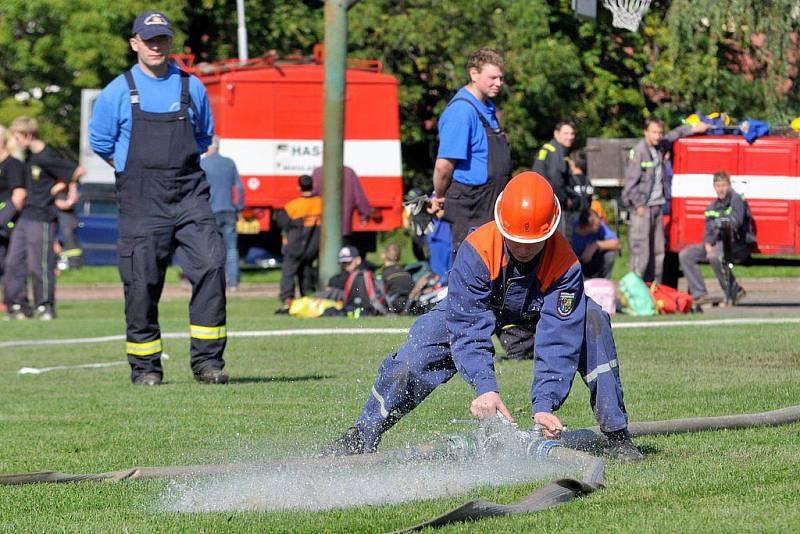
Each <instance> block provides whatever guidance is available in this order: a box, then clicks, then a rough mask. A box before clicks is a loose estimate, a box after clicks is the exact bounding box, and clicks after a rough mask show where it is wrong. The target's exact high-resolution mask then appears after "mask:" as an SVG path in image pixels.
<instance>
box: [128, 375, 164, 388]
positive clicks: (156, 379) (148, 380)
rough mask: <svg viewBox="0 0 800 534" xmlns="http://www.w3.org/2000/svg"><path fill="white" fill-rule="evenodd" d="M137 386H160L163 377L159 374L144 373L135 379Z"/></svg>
mask: <svg viewBox="0 0 800 534" xmlns="http://www.w3.org/2000/svg"><path fill="white" fill-rule="evenodd" d="M133 383H134V384H135V385H137V386H160V385H161V375H160V374H158V373H142V374H140V375H139V376H137V377H136V378H134V379H133Z"/></svg>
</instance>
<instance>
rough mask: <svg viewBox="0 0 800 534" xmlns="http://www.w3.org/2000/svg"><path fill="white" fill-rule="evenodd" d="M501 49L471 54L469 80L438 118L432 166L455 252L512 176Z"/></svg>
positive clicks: (488, 212)
mask: <svg viewBox="0 0 800 534" xmlns="http://www.w3.org/2000/svg"><path fill="white" fill-rule="evenodd" d="M503 68H504V62H503V58H502V56H501V55H500V54H498V53H497V52H495V51H494V50H492V49H490V48H481V49H480V50H478V51H476V52H475V53H473V54H472V56H470V58H469V61H468V62H467V74H468V75H469V78H470V82H469V83H468V84H467V85H466V86H464V87H462V88H461V89H459V91H458V92H457V93H456V95H455V96H454V97H453V98H452V99H451V100H450V103H449V104H448V105H447V108H446V109H445V110H444V113H442V116H441V118H440V119H439V152H438V154H437V157H436V164H435V166H434V170H433V189H434V193H435V196H436V198H435V199H434V204H435V208H437V209H440V208H442V207H444V219H445V220H447V221H449V222H450V223H452V225H453V228H452V230H453V255H454V256H455V252H456V251H457V250H458V247H459V245H461V242H462V241H463V240H464V239H465V238H466V237H467V233H468V232H469V230H470V229H471V228H474V227H478V226H480V225H482V224H484V223H486V222H489V221H491V220H492V218H493V216H494V215H493V213H492V210H493V209H494V203H495V200H497V197H498V196H499V195H500V193H501V192H502V191H503V188H504V187H505V185H506V184H507V183H508V180H509V179H510V178H511V149H510V147H509V144H508V138H507V137H506V134H505V132H504V131H503V129H502V128H501V127H500V122H499V121H498V120H497V116H496V111H497V108H496V107H495V105H494V103H493V102H492V101H491V98H494V97H496V96H497V95H498V94H499V93H500V90H501V89H502V87H503V83H504V82H503Z"/></svg>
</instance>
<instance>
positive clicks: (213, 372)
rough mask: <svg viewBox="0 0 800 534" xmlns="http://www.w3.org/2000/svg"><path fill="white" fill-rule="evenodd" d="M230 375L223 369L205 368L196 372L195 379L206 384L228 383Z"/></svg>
mask: <svg viewBox="0 0 800 534" xmlns="http://www.w3.org/2000/svg"><path fill="white" fill-rule="evenodd" d="M229 378H230V377H229V376H228V374H227V373H226V372H225V371H223V370H222V369H203V370H202V371H198V372H196V373H195V374H194V379H195V380H197V381H198V382H204V383H206V384H227V383H228V379H229Z"/></svg>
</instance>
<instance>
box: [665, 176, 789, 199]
mask: <svg viewBox="0 0 800 534" xmlns="http://www.w3.org/2000/svg"><path fill="white" fill-rule="evenodd" d="M713 177H714V175H713V174H675V175H674V176H673V177H672V196H673V197H677V198H687V197H691V198H714V197H716V196H717V194H716V193H715V192H714V185H713ZM731 185H732V186H733V189H735V190H736V191H737V192H738V193H741V194H743V195H744V196H745V198H747V199H753V198H760V199H767V200H800V176H766V175H755V174H734V175H731Z"/></svg>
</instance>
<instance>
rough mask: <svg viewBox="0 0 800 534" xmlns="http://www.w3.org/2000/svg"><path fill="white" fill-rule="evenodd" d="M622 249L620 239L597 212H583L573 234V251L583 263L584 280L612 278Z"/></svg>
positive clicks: (589, 210) (591, 210) (588, 210)
mask: <svg viewBox="0 0 800 534" xmlns="http://www.w3.org/2000/svg"><path fill="white" fill-rule="evenodd" d="M620 248H621V246H620V244H619V237H618V236H617V234H615V233H614V232H613V231H611V228H609V227H608V225H607V224H606V223H604V222H603V221H602V220H601V219H600V216H599V215H598V214H597V212H596V211H594V210H593V209H587V210H583V211H581V213H580V215H578V220H577V222H576V224H575V227H574V231H573V232H572V250H574V251H575V255H576V256H578V259H579V260H580V262H581V270H582V271H583V277H584V278H608V277H610V276H611V270H612V269H613V268H614V260H615V259H616V258H617V251H619V250H620Z"/></svg>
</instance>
